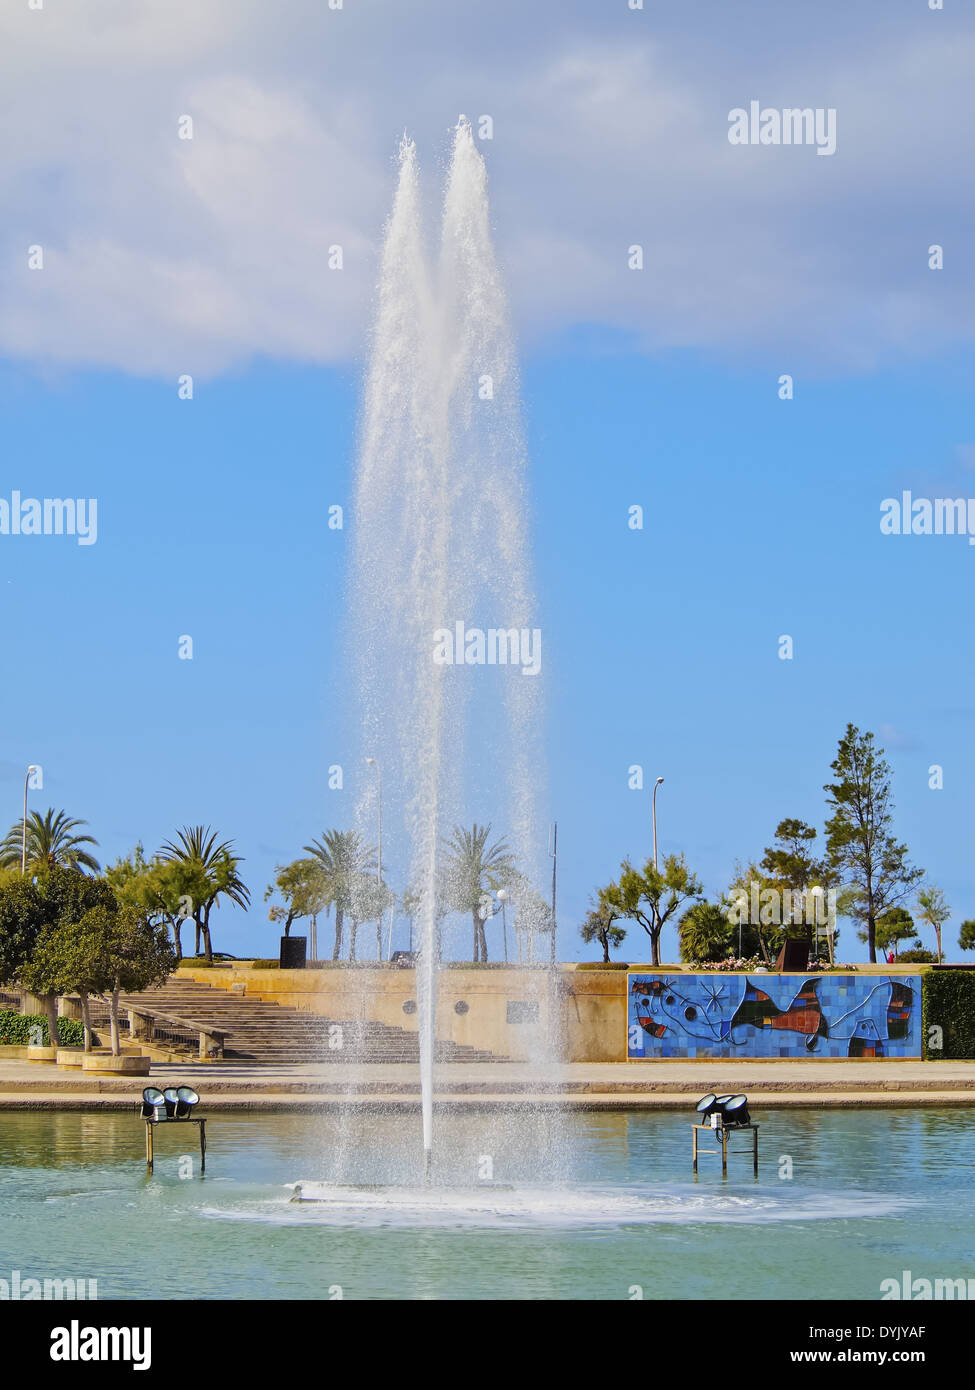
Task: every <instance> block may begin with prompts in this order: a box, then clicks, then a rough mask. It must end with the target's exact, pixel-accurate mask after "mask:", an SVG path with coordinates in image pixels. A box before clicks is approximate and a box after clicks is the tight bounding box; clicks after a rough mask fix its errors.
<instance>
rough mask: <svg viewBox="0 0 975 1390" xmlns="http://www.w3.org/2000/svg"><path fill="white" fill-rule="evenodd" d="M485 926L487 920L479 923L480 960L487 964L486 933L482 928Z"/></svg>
mask: <svg viewBox="0 0 975 1390" xmlns="http://www.w3.org/2000/svg"><path fill="white" fill-rule="evenodd" d="M486 926H487V922H481V923H480V934H481V960H482V962H483V963H484V964H485V965H486V964H487V958H488V953H487V933H486V931H485V930H484V928H485V927H486Z"/></svg>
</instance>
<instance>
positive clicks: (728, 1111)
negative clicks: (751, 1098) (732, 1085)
mask: <svg viewBox="0 0 975 1390" xmlns="http://www.w3.org/2000/svg"><path fill="white" fill-rule="evenodd" d="M721 1109H722V1114H723V1116H724V1122H725V1124H726V1125H750V1124H751V1122H752V1120H751V1116H750V1115H749V1113H748V1097H747V1096H731V1097H729V1099H728V1100H726V1101H725V1103H724V1105H723V1106H722V1107H721Z"/></svg>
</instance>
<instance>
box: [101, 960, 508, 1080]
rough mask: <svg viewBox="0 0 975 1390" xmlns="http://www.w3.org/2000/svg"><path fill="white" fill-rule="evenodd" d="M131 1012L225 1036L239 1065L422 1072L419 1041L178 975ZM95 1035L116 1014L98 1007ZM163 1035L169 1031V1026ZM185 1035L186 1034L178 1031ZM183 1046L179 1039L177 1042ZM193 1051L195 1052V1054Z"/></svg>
mask: <svg viewBox="0 0 975 1390" xmlns="http://www.w3.org/2000/svg"><path fill="white" fill-rule="evenodd" d="M119 1006H120V1013H121V1017H122V1019H123V1020H124V1019H125V1017H126V1014H125V1010H126V1009H135V1010H137V1011H145V1012H146V1013H154V1012H156V1011H158V1012H159V1013H160V1014H168V1015H171V1016H172V1017H174V1018H178V1019H182V1020H184V1021H185V1022H186V1023H188V1024H191V1025H193V1026H194V1027H199V1028H208V1029H216V1030H219V1031H220V1032H222V1033H224V1034H225V1035H226V1036H225V1041H224V1057H225V1059H227V1060H230V1061H239V1062H261V1063H266V1062H272V1063H273V1062H277V1063H296V1062H413V1063H416V1064H419V1060H420V1049H419V1043H418V1040H417V1035H416V1033H411V1032H408V1031H407V1030H406V1029H405V1028H396V1027H393V1026H392V1025H390V1024H386V1023H376V1022H365V1021H362V1020H358V1021H349V1020H343V1019H333V1018H325V1017H323V1016H322V1015H320V1014H310V1013H303V1012H301V1011H299V1010H298V1009H291V1008H288V1007H287V1006H286V1005H283V1004H272V1003H267V1002H264V1001H262V1000H259V999H248V998H247V997H246V996H245V995H243V994H236V993H233V992H232V991H230V990H226V989H221V988H219V987H214V986H212V985H209V984H204V983H201V982H199V981H196V980H188V979H186V978H185V977H184V978H180V977H179V975H178V974H174V975H170V977H169V979H168V980H167V981H166V983H165V984H163V985H159V986H157V987H156V988H155V989H148V990H143V991H142V992H141V993H139V994H128V995H123V996H122V997H121V999H120V1000H119ZM90 1007H91V1016H92V1027H93V1028H95V1029H97V1030H98V1031H99V1032H100V1033H106V1032H107V1030H108V1009H107V1007H106V1006H104V1005H102V1003H101V1001H98V1000H92V1001H91V1006H90ZM161 1027H163V1028H165V1025H164V1024H162V1025H161ZM174 1031H175V1032H177V1033H178V1030H174ZM175 1041H176V1044H177V1045H178V1044H179V1041H180V1040H179V1039H178V1038H176V1039H175ZM191 1046H192V1044H188V1046H187V1050H190V1047H191ZM437 1060H438V1061H442V1062H498V1061H504V1060H505V1059H504V1058H503V1057H498V1056H496V1055H495V1054H494V1053H492V1052H484V1051H481V1050H480V1049H478V1048H475V1047H467V1046H464V1045H462V1044H460V1043H454V1042H438V1043H437Z"/></svg>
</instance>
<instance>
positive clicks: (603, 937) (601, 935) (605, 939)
mask: <svg viewBox="0 0 975 1390" xmlns="http://www.w3.org/2000/svg"><path fill="white" fill-rule="evenodd" d="M599 939H600V941H601V942H602V943H603V964H604V965H608V964H609V937H608V936H607V935H606V933H605V932H604V931H602V932H600V933H599Z"/></svg>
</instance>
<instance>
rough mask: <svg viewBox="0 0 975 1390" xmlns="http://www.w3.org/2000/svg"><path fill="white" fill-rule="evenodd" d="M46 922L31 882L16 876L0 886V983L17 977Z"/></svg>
mask: <svg viewBox="0 0 975 1390" xmlns="http://www.w3.org/2000/svg"><path fill="white" fill-rule="evenodd" d="M46 920H47V913H46V911H45V908H44V904H43V902H42V900H41V895H40V893H39V892H38V889H37V885H36V884H35V883H34V882H33V880H32V879H30V878H28V877H27V876H26V875H22V874H20V873H16V874H14V875H12V876H11V877H10V878H6V879H5V881H4V882H3V883H2V884H0V984H10V983H11V982H13V981H15V980H16V979H17V978H18V976H19V975H20V972H21V971H22V970H23V969H24V967H25V966H26V964H27V962H28V961H29V960H30V958H31V956H32V955H33V953H34V948H35V946H36V945H37V941H38V938H39V937H40V934H41V931H42V930H43V927H44V923H45V921H46Z"/></svg>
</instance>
